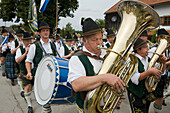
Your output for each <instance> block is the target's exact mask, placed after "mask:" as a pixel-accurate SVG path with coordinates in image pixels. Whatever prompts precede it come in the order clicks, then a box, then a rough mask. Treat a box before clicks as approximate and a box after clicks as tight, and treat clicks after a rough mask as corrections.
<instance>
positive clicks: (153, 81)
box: [145, 35, 170, 92]
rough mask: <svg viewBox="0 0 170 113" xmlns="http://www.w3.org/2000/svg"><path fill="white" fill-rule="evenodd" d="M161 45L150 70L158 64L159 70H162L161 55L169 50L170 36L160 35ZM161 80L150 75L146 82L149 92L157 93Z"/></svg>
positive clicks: (153, 57)
mask: <svg viewBox="0 0 170 113" xmlns="http://www.w3.org/2000/svg"><path fill="white" fill-rule="evenodd" d="M159 38H160V41H159V45H158V47H157V49H156V52H155V53H153V56H152V58H151V60H150V62H149V65H148V69H151V68H153V67H154V66H155V64H156V63H157V64H158V65H159V67H158V69H159V70H162V68H163V64H162V63H161V62H160V59H159V58H160V55H161V54H162V53H164V52H165V50H166V49H167V48H169V46H170V44H169V43H170V36H169V35H160V36H159ZM158 82H159V79H157V78H156V77H155V76H154V75H150V76H148V77H147V78H146V80H145V86H146V89H147V90H148V92H152V91H155V89H156V87H157V85H158Z"/></svg>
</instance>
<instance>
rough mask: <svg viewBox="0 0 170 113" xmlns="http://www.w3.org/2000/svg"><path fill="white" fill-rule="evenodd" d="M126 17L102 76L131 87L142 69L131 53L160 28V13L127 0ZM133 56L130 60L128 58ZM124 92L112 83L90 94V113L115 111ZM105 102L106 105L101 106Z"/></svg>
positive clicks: (123, 8)
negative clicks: (111, 76) (139, 41)
mask: <svg viewBox="0 0 170 113" xmlns="http://www.w3.org/2000/svg"><path fill="white" fill-rule="evenodd" d="M118 13H119V14H120V16H121V18H122V22H121V25H120V28H119V31H118V33H117V36H116V42H115V44H114V46H113V48H111V49H109V51H110V53H109V54H108V56H107V57H106V59H105V60H104V62H103V65H102V67H101V69H100V71H99V72H98V74H105V73H113V74H115V75H117V76H118V77H120V78H121V79H122V81H123V82H124V83H125V84H126V85H127V84H128V82H129V80H130V78H131V76H132V75H133V73H134V72H135V71H136V69H137V67H138V63H137V62H138V60H137V58H136V57H135V56H134V54H132V53H129V50H130V48H131V47H132V45H133V44H134V42H135V41H136V40H137V38H138V37H139V36H140V35H141V33H142V32H143V31H144V30H146V29H148V28H150V27H154V28H155V27H158V26H159V22H160V19H159V16H158V14H157V13H156V12H155V11H154V10H153V9H152V8H151V7H150V6H148V5H146V4H144V3H142V2H139V1H130V0H129V1H123V2H121V3H120V4H119V5H118ZM129 57H130V60H128V58H129ZM123 92H124V91H121V93H118V92H117V91H116V90H114V89H113V88H112V87H111V86H109V85H108V84H106V83H105V84H103V85H102V86H100V87H98V88H96V89H94V90H92V91H89V92H88V93H87V96H86V98H85V101H84V110H85V112H86V113H101V112H102V113H108V112H113V111H114V109H115V108H116V105H117V103H118V101H119V100H120V98H121V96H122V95H123ZM102 102H103V105H100V104H101V103H102Z"/></svg>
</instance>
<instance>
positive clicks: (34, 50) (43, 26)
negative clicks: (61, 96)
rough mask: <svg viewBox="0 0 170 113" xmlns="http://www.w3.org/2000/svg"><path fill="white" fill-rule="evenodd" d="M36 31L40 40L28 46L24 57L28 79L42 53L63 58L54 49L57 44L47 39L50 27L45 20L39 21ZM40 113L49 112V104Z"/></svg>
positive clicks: (31, 76)
mask: <svg viewBox="0 0 170 113" xmlns="http://www.w3.org/2000/svg"><path fill="white" fill-rule="evenodd" d="M38 32H39V34H40V37H41V38H40V41H38V42H36V43H34V44H32V45H31V46H30V49H29V51H28V54H27V58H26V69H27V77H28V78H29V79H30V80H32V79H33V77H34V75H35V71H36V68H37V66H38V64H39V62H40V60H41V59H42V57H43V56H44V55H47V54H50V55H54V56H57V57H61V58H63V56H61V55H60V54H59V52H58V51H57V49H56V47H57V45H56V44H55V43H54V42H51V40H50V39H49V35H50V27H49V25H48V24H47V23H46V22H45V21H41V22H40V24H39V29H38ZM32 63H34V68H33V69H32V67H31V64H32ZM42 113H51V107H50V105H46V106H43V110H42Z"/></svg>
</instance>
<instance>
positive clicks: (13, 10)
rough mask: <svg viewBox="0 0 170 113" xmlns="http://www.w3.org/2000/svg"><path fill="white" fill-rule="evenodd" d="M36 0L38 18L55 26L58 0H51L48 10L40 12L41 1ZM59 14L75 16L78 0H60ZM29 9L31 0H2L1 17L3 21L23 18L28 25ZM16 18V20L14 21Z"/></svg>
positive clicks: (60, 15)
mask: <svg viewBox="0 0 170 113" xmlns="http://www.w3.org/2000/svg"><path fill="white" fill-rule="evenodd" d="M35 1H36V8H37V15H38V20H39V21H41V20H44V21H46V22H47V23H48V24H49V25H50V27H52V28H54V27H55V25H56V24H55V23H56V0H50V2H49V3H48V5H47V7H46V10H45V11H44V12H43V13H39V11H38V10H39V7H40V1H41V0H35ZM58 1H59V3H58V16H59V17H67V16H69V17H74V14H73V13H74V12H75V11H76V9H77V8H78V6H79V5H78V1H77V0H58ZM28 10H29V0H1V3H0V18H1V19H3V21H12V22H15V23H17V22H19V21H20V20H22V21H23V22H24V24H25V25H28V22H27V19H28ZM14 18H16V20H15V21H14Z"/></svg>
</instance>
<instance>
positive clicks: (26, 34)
mask: <svg viewBox="0 0 170 113" xmlns="http://www.w3.org/2000/svg"><path fill="white" fill-rule="evenodd" d="M30 39H32V37H31V34H30V33H28V32H24V37H23V38H22V40H30Z"/></svg>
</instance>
